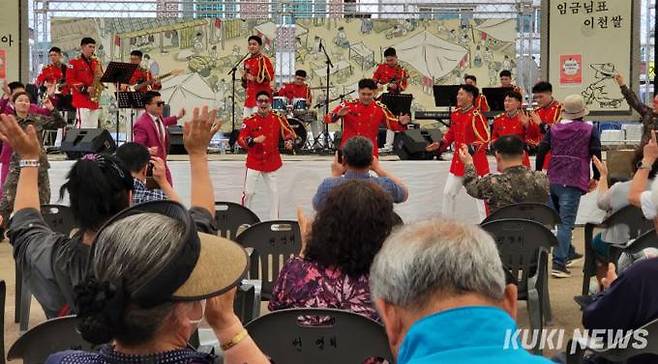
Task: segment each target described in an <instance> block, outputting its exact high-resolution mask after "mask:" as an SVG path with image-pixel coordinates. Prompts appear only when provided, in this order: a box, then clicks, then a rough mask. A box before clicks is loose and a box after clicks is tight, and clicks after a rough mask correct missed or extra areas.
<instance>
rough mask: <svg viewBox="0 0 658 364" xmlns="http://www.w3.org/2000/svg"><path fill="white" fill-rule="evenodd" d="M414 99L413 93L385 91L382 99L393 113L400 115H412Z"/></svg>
mask: <svg viewBox="0 0 658 364" xmlns="http://www.w3.org/2000/svg"><path fill="white" fill-rule="evenodd" d="M413 99H414V96H413V95H412V94H390V93H388V92H385V93H383V94H382V97H381V99H380V100H381V103H382V104H384V105H386V107H387V108H388V110H389V111H390V112H391V113H392V114H393V115H396V116H399V115H401V114H407V115H411V102H412V101H413Z"/></svg>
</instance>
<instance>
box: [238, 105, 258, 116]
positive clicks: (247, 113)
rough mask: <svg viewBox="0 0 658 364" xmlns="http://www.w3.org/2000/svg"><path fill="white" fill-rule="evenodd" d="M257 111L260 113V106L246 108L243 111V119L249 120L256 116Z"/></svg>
mask: <svg viewBox="0 0 658 364" xmlns="http://www.w3.org/2000/svg"><path fill="white" fill-rule="evenodd" d="M257 111H258V106H254V107H246V106H245V107H244V108H243V109H242V117H243V118H248V117H250V116H251V115H253V114H255V113H256V112H257Z"/></svg>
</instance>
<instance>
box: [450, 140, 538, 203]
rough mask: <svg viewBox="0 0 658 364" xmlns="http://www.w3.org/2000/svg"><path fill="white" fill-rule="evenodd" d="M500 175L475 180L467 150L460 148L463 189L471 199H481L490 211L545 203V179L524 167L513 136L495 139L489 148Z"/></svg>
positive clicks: (520, 148)
mask: <svg viewBox="0 0 658 364" xmlns="http://www.w3.org/2000/svg"><path fill="white" fill-rule="evenodd" d="M493 147H494V150H495V156H496V164H497V165H498V170H500V171H501V173H500V174H488V175H486V176H484V177H478V175H477V172H476V171H475V167H474V166H473V157H471V155H470V154H469V153H468V147H467V146H465V145H462V147H461V148H460V150H459V158H460V159H461V161H462V163H464V165H465V166H466V170H465V172H464V187H466V192H468V194H469V195H471V196H472V197H474V198H477V199H480V200H484V201H485V202H486V203H487V205H488V206H489V208H490V210H491V212H493V211H496V210H497V209H499V208H501V207H504V206H507V205H513V204H517V203H522V202H536V203H542V204H543V203H546V202H547V201H548V193H549V192H548V190H549V184H548V178H547V177H546V175H545V174H544V173H542V172H537V171H531V170H529V169H528V168H526V166H525V165H524V161H523V160H524V155H525V150H524V143H523V141H522V140H521V139H520V138H519V137H518V136H516V135H506V136H502V137H499V138H498V139H497V140H496V142H495V143H494V145H493Z"/></svg>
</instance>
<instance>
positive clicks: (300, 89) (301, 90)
mask: <svg viewBox="0 0 658 364" xmlns="http://www.w3.org/2000/svg"><path fill="white" fill-rule="evenodd" d="M278 94H279V95H280V96H285V97H287V98H288V100H290V102H292V100H293V99H295V98H302V99H306V101H308V103H309V104H310V103H311V102H312V101H313V96H312V95H311V88H310V87H308V85H307V84H303V85H298V84H296V83H286V84H284V85H283V87H281V89H280V90H279V92H278Z"/></svg>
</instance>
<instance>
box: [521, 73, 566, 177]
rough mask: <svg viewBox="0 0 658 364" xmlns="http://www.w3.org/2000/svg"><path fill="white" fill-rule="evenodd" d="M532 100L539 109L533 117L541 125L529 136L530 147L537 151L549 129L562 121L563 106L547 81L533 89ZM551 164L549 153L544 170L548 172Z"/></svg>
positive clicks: (539, 83) (548, 153)
mask: <svg viewBox="0 0 658 364" xmlns="http://www.w3.org/2000/svg"><path fill="white" fill-rule="evenodd" d="M532 98H533V100H534V101H535V102H536V103H537V109H536V110H535V112H534V115H532V117H533V121H534V122H535V124H538V125H539V130H538V131H537V132H536V133H533V134H531V135H528V145H529V146H530V148H531V149H536V148H537V146H538V145H539V143H541V141H542V139H544V135H546V132H547V131H548V129H550V127H551V126H552V125H553V124H556V123H558V122H559V121H560V115H561V114H562V105H560V103H559V102H558V101H557V100H556V99H554V98H553V85H551V84H550V83H548V82H546V81H541V82H538V83H536V84H535V86H533V87H532ZM550 164H551V152H550V151H549V152H547V154H546V157H545V159H544V166H543V169H545V170H548V166H549V165H550Z"/></svg>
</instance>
